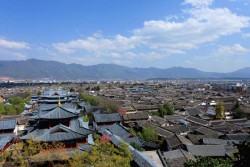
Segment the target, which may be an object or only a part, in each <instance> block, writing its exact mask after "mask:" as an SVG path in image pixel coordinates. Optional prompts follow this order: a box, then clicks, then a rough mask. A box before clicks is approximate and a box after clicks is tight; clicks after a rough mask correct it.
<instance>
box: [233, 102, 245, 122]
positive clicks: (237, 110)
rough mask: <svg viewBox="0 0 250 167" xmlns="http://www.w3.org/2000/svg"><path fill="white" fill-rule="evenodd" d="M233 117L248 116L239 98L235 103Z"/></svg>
mask: <svg viewBox="0 0 250 167" xmlns="http://www.w3.org/2000/svg"><path fill="white" fill-rule="evenodd" d="M233 117H234V118H235V119H238V118H245V117H246V114H245V113H244V111H243V110H242V109H241V105H240V102H239V100H237V101H236V102H235V105H234V108H233Z"/></svg>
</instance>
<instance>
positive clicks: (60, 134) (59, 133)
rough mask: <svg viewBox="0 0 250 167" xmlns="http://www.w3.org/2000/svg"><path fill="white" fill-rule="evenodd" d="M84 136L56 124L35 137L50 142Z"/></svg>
mask: <svg viewBox="0 0 250 167" xmlns="http://www.w3.org/2000/svg"><path fill="white" fill-rule="evenodd" d="M83 137H84V136H83V135H81V134H79V133H76V132H75V131H73V130H72V129H70V128H68V127H67V126H64V125H61V124H59V125H57V126H55V127H53V128H51V129H49V130H48V131H47V132H46V133H44V134H42V135H40V136H39V137H38V138H37V139H38V140H39V141H45V142H52V141H67V140H75V139H81V138H83Z"/></svg>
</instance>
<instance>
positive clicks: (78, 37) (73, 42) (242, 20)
mask: <svg viewBox="0 0 250 167" xmlns="http://www.w3.org/2000/svg"><path fill="white" fill-rule="evenodd" d="M249 8H250V0H25V1H20V0H8V1H6V0H0V60H27V59H31V58H35V59H41V60H55V61H59V62H63V63H67V64H70V63H76V64H82V65H95V64H102V63H105V64H110V63H113V64H118V65H123V66H128V67H143V68H146V67H157V68H162V69H164V68H170V67H188V68H196V69H199V70H202V71H209V72H231V71H235V70H238V69H241V68H244V67H250V10H249Z"/></svg>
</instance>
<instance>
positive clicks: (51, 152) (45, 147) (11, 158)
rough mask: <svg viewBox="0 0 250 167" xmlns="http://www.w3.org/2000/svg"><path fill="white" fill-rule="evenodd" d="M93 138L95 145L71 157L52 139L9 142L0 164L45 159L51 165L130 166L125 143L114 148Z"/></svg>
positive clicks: (26, 166) (22, 165)
mask: <svg viewBox="0 0 250 167" xmlns="http://www.w3.org/2000/svg"><path fill="white" fill-rule="evenodd" d="M95 137H96V140H95V145H94V146H93V147H92V150H91V151H90V152H80V151H77V152H75V154H74V155H73V157H70V156H69V154H68V152H67V150H66V149H65V145H64V144H63V143H60V142H54V143H50V144H48V143H41V142H38V141H33V140H27V141H26V142H20V143H17V144H14V145H12V149H9V150H5V151H4V152H3V153H2V154H1V155H0V161H1V162H0V163H2V164H3V163H6V164H7V166H20V167H31V166H37V165H40V166H41V165H44V166H47V165H46V163H47V162H49V163H50V164H51V165H52V166H67V167H68V166H72V167H79V166H80V167H81V166H95V167H99V166H103V167H117V166H125V167H128V166H130V161H131V160H132V157H131V153H130V151H129V149H128V146H127V145H126V144H125V143H121V144H120V145H119V148H116V147H114V145H113V144H111V143H110V142H101V141H100V140H99V137H98V136H95ZM56 150H59V151H56ZM58 161H59V162H58Z"/></svg>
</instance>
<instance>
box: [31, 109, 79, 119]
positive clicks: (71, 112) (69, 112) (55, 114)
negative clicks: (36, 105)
mask: <svg viewBox="0 0 250 167" xmlns="http://www.w3.org/2000/svg"><path fill="white" fill-rule="evenodd" d="M79 114H80V110H76V109H72V108H64V107H55V108H52V109H47V110H40V111H39V112H38V114H37V115H35V116H31V117H30V119H67V118H74V117H78V116H79Z"/></svg>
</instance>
